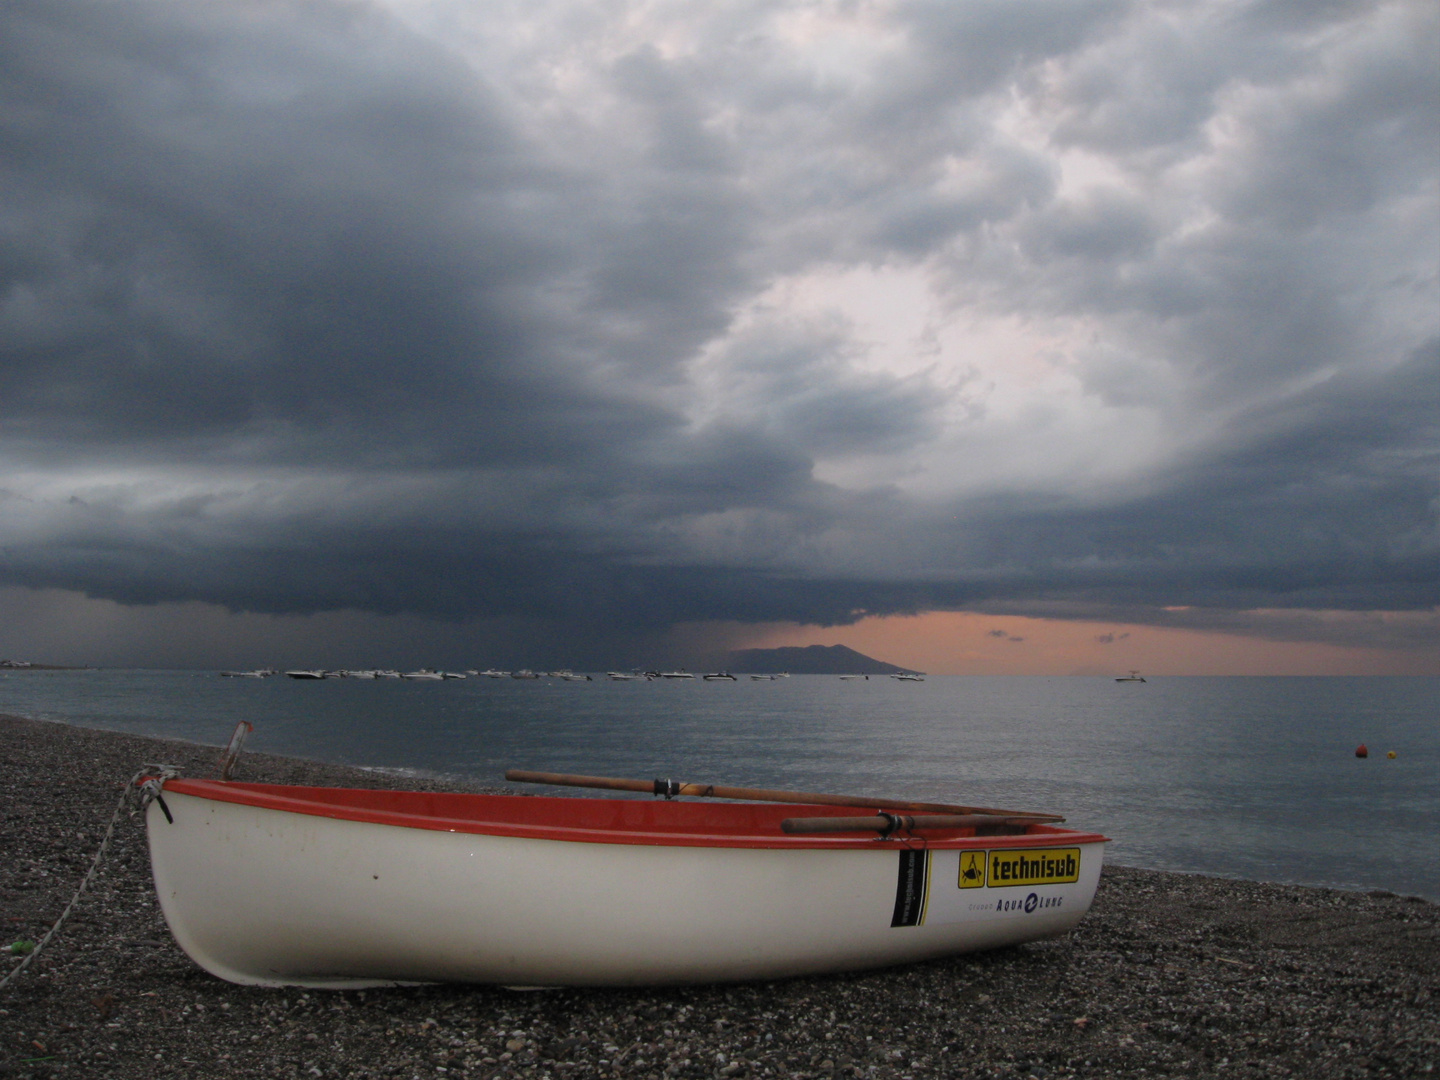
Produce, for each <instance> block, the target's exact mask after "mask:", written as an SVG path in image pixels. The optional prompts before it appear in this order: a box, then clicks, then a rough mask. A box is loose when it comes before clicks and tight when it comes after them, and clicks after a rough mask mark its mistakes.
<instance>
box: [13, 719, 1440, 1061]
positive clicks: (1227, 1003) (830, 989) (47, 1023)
mask: <svg viewBox="0 0 1440 1080" xmlns="http://www.w3.org/2000/svg"><path fill="white" fill-rule="evenodd" d="M218 755H219V751H218V749H217V748H214V747H203V746H197V745H194V744H190V743H179V742H169V741H165V740H158V739H145V738H139V737H136V736H131V735H123V734H117V733H114V732H105V731H95V730H89V729H84V728H76V727H70V726H68V725H63V724H52V723H42V722H36V721H32V720H25V719H21V718H17V717H7V716H0V781H3V790H4V791H5V796H4V798H3V800H0V851H3V852H4V853H5V858H4V859H0V945H8V944H9V943H10V942H12V941H15V940H19V939H28V940H34V941H38V940H39V939H40V938H41V937H42V936H43V935H44V933H45V932H46V930H48V929H49V927H50V926H51V924H52V923H53V922H54V920H55V919H56V917H57V916H58V915H59V914H60V912H61V911H62V910H63V909H64V907H65V905H66V903H67V902H69V900H70V898H71V896H72V895H73V894H74V891H75V888H76V886H77V885H78V884H79V882H80V880H81V879H82V878H83V877H84V875H85V872H86V870H87V869H88V868H89V865H90V862H91V859H92V857H93V855H94V853H95V851H96V849H97V848H98V846H99V843H100V838H101V836H102V834H103V832H104V830H105V826H106V824H107V823H108V822H109V821H110V819H111V815H112V814H113V812H114V810H115V806H116V803H117V800H118V798H119V795H120V792H121V790H122V788H123V786H124V783H125V781H127V780H128V779H129V778H130V776H132V775H133V774H134V772H135V771H136V769H138V768H139V766H140V765H141V764H142V763H144V762H154V761H163V762H167V763H173V764H177V765H179V766H181V768H182V769H183V770H184V771H185V772H186V773H187V774H189V775H193V776H209V775H212V774H213V770H214V767H215V763H216V759H217V758H218ZM236 775H237V778H238V779H247V780H263V781H272V782H282V783H307V784H337V785H346V786H364V787H411V788H432V789H433V788H437V787H438V786H439V785H437V784H434V783H431V782H426V781H419V780H407V779H400V778H396V777H394V776H390V775H385V774H378V773H372V772H366V771H363V770H356V769H349V768H344V767H340V766H333V765H325V764H321V763H317V762H308V761H301V760H297V759H287V758H278V757H273V756H267V755H263V754H246V755H244V756H243V757H242V759H241V766H240V769H239V771H238V772H237V774H236ZM447 787H448V788H449V789H451V790H453V785H447ZM476 790H479V789H478V788H477V789H476ZM19 962H20V958H19V957H12V956H11V955H10V954H8V953H6V952H0V977H3V976H4V975H5V974H6V973H8V972H9V971H10V970H12V969H13V968H14V967H15V966H17V965H18V964H19ZM1429 1075H1440V905H1435V904H1432V903H1429V902H1427V901H1425V900H1421V899H1418V898H1407V897H1400V896H1395V895H1393V894H1389V893H1379V892H1372V893H1358V892H1346V891H1339V890H1330V889H1309V888H1301V887H1297V886H1288V885H1273V884H1261V883H1256V882H1248V881H1232V880H1225V879H1217V878H1207V877H1200V876H1194V875H1185V874H1170V873H1162V872H1158V871H1150V870H1138V869H1133V868H1126V867H1107V869H1106V871H1105V874H1104V876H1103V877H1102V879H1101V883H1100V889H1099V892H1098V893H1097V895H1096V899H1095V905H1094V907H1093V908H1092V910H1091V912H1090V914H1089V915H1087V916H1086V918H1085V921H1084V922H1082V923H1081V925H1080V927H1079V928H1078V929H1077V930H1076V931H1074V932H1073V933H1071V934H1069V935H1068V936H1066V937H1064V938H1060V939H1057V940H1054V941H1046V942H1037V943H1033V944H1029V945H1023V946H1019V947H1015V948H1009V949H1002V950H998V951H994V952H989V953H979V954H972V955H969V956H962V957H956V958H953V959H949V960H944V961H936V962H932V963H926V964H919V965H914V966H910V967H903V968H893V969H887V970H884V971H876V972H866V973H860V974H854V975H841V976H830V977H824V978H806V979H791V980H786V981H783V982H775V983H759V984H743V985H737V986H705V987H687V988H680V989H674V988H669V989H663V990H545V991H535V992H520V991H513V990H506V989H503V988H498V987H485V986H427V987H404V988H395V989H385V990H369V991H345V992H333V991H332V992H325V991H309V992H302V991H299V990H295V989H288V990H286V989H281V990H274V989H262V988H253V987H241V986H234V985H231V984H229V983H225V982H222V981H220V980H218V979H215V978H214V977H212V976H210V975H208V974H206V973H205V972H204V971H202V970H200V969H199V968H198V967H196V966H195V965H194V964H193V963H191V961H190V960H189V959H188V958H187V957H186V956H185V955H184V954H183V953H182V952H181V951H180V949H179V948H178V947H177V946H176V945H175V943H174V941H173V939H172V938H171V936H170V933H169V931H168V929H167V928H166V926H165V922H164V919H163V918H162V917H161V915H160V913H159V909H158V906H157V905H156V902H155V897H154V887H153V884H152V882H151V879H150V873H149V865H148V856H147V854H146V847H145V837H144V830H143V828H142V826H141V824H140V822H139V820H138V819H136V820H130V819H129V818H122V820H121V822H120V823H119V825H118V826H117V828H116V832H115V836H114V839H113V840H112V842H111V845H110V848H109V851H108V854H107V856H106V858H105V860H104V862H103V864H102V868H101V870H100V872H99V874H98V875H97V877H96V879H95V881H94V883H93V884H92V886H91V888H90V890H89V891H88V892H87V893H86V894H85V895H84V896H83V897H82V899H81V900H80V902H79V904H78V905H77V906H76V908H75V910H74V912H73V914H72V915H71V916H70V918H69V919H68V920H67V921H66V923H65V925H64V927H63V928H62V929H61V931H60V933H59V934H58V935H57V936H56V937H55V938H54V939H53V940H52V941H51V942H50V944H49V945H48V946H47V947H46V948H45V949H44V951H43V952H42V953H41V954H40V955H39V956H38V957H37V958H36V959H35V961H34V962H33V963H31V965H30V966H29V968H28V969H27V970H25V971H24V972H23V973H21V974H20V975H19V976H18V978H16V979H15V980H14V981H12V982H11V983H10V984H9V985H8V986H6V987H5V988H4V989H3V990H0V1077H4V1078H5V1080H11V1078H17V1080H19V1078H30V1077H33V1078H37V1080H38V1078H46V1077H62V1076H63V1077H86V1078H89V1077H97V1078H101V1077H113V1078H116V1080H130V1078H134V1080H141V1078H149V1077H161V1076H186V1077H207V1078H208V1077H217V1078H218V1077H267V1078H270V1077H296V1078H309V1077H356V1078H366V1077H369V1078H382V1077H398V1078H410V1077H425V1078H433V1077H449V1078H453V1077H466V1078H471V1077H474V1078H480V1077H484V1078H489V1077H507V1078H508V1077H535V1078H537V1080H538V1078H543V1077H551V1078H556V1080H559V1078H570V1077H577V1078H579V1077H617V1076H618V1077H655V1078H661V1077H794V1078H798V1080H805V1078H818V1077H866V1078H874V1080H892V1078H893V1080H901V1078H905V1077H977V1078H978V1077H1006V1078H1009V1077H1067V1076H1088V1077H1147V1078H1154V1077H1284V1076H1291V1077H1324V1078H1336V1080H1339V1078H1347V1077H1355V1078H1360V1077H1416V1076H1429Z"/></svg>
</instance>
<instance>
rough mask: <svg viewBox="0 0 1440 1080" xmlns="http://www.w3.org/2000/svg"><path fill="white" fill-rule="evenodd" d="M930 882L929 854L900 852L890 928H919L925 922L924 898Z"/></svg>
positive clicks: (925, 852) (910, 851) (924, 851)
mask: <svg viewBox="0 0 1440 1080" xmlns="http://www.w3.org/2000/svg"><path fill="white" fill-rule="evenodd" d="M929 881H930V852H929V851H928V850H922V851H913V850H911V849H910V848H902V849H901V850H900V877H899V879H898V880H897V882H896V884H895V914H894V915H892V916H891V917H890V925H891V926H919V925H920V924H921V923H923V922H924V921H925V897H926V894H927V892H928V891H929V890H928V889H927V886H928V885H929Z"/></svg>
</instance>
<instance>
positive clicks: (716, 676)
mask: <svg viewBox="0 0 1440 1080" xmlns="http://www.w3.org/2000/svg"><path fill="white" fill-rule="evenodd" d="M700 677H701V678H702V679H704V680H705V681H706V682H716V681H718V680H728V681H729V682H734V681H735V676H734V675H731V674H730V673H729V672H728V671H712V672H710V673H709V674H708V675H702V676H700Z"/></svg>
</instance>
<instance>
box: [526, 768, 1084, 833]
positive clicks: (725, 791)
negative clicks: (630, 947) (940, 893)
mask: <svg viewBox="0 0 1440 1080" xmlns="http://www.w3.org/2000/svg"><path fill="white" fill-rule="evenodd" d="M505 779H506V780H510V781H513V782H515V783H518V784H549V785H551V786H554V787H583V788H603V789H606V790H608V791H641V792H644V793H645V794H647V795H664V796H666V797H667V798H668V797H670V796H674V795H691V796H694V797H696V798H701V799H750V800H754V801H757V802H783V803H806V804H809V805H812V806H814V805H819V806H864V807H870V808H872V809H875V810H911V811H916V812H919V813H922V814H984V815H986V816H989V817H1002V818H1010V817H1013V818H1023V819H1025V820H1026V821H1037V822H1040V821H1044V822H1053V821H1064V820H1065V819H1064V818H1063V817H1061V816H1060V815H1059V814H1032V813H1027V812H1026V811H1024V810H993V809H989V808H987V807H983V806H952V805H950V804H948V803H926V802H909V801H907V800H905V799H872V798H870V797H868V796H865V795H816V794H814V793H811V792H803V791H768V790H765V789H763V788H738V787H720V786H719V785H717V784H685V783H681V782H679V781H677V780H624V779H620V778H617V777H611V776H574V775H571V774H570V773H546V772H527V771H526V770H524V769H507V770H506V772H505Z"/></svg>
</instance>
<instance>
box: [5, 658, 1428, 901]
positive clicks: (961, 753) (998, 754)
mask: <svg viewBox="0 0 1440 1080" xmlns="http://www.w3.org/2000/svg"><path fill="white" fill-rule="evenodd" d="M0 711H6V712H14V713H19V714H22V715H27V716H34V717H38V718H46V719H55V720H62V721H66V722H70V723H77V724H83V725H86V726H92V727H102V728H114V729H118V730H123V731H130V732H136V733H141V734H152V735H163V736H169V737H173V738H183V739H191V740H195V741H200V742H207V743H214V744H217V745H219V744H223V743H224V741H225V740H226V738H228V736H229V733H230V730H231V728H233V727H234V724H235V722H236V721H237V720H241V719H244V720H249V721H251V722H252V723H253V724H254V725H255V733H254V734H253V735H252V736H251V738H250V741H249V744H248V748H249V749H253V750H256V751H267V752H270V753H278V754H292V755H296V756H301V757H309V758H318V759H322V760H326V761H334V762H342V763H346V764H352V765H366V766H381V767H389V768H404V769H418V770H422V771H426V772H432V773H440V774H451V775H463V776H467V777H475V778H479V779H482V780H487V781H494V782H499V780H500V777H501V774H502V773H503V771H504V770H505V769H506V768H510V767H515V768H530V769H542V770H548V771H554V772H584V773H597V774H610V775H617V776H637V777H642V778H653V777H657V776H660V777H667V776H668V777H674V778H675V779H680V780H698V781H710V782H715V783H725V784H737V785H753V786H760V787H791V788H799V789H804V790H812V791H838V792H851V793H855V794H865V795H895V796H897V797H898V796H903V797H909V798H915V799H927V800H936V801H950V802H968V803H974V804H980V805H991V806H1004V807H1011V808H1017V809H1032V810H1053V811H1056V812H1059V813H1062V814H1064V815H1066V817H1067V819H1068V820H1069V822H1070V823H1071V824H1074V825H1076V826H1079V827H1084V828H1092V829H1096V830H1098V831H1101V832H1104V833H1105V834H1106V835H1108V836H1110V837H1113V838H1114V841H1115V842H1114V844H1113V846H1112V848H1111V854H1110V857H1111V858H1112V859H1115V860H1116V861H1119V862H1125V863H1130V864H1134V865H1140V866H1151V867H1157V868H1162V869H1171V870H1189V871H1199V872H1204V873H1216V874H1229V875H1236V876H1241V877H1248V878H1256V879H1261V880H1278V881H1297V882H1305V883H1309V884H1332V885H1345V886H1351V887H1356V886H1358V887H1367V888H1387V889H1392V890H1395V891H1399V892H1411V893H1420V894H1422V895H1426V896H1429V897H1431V898H1434V899H1440V861H1437V860H1436V859H1435V858H1434V846H1435V845H1434V837H1435V836H1436V835H1440V798H1437V794H1436V793H1437V792H1440V722H1437V720H1440V679H1434V678H1188V679H1151V680H1150V681H1149V682H1148V683H1144V684H1117V683H1115V682H1114V681H1112V680H1110V679H1080V678H1013V677H994V678H988V677H968V676H954V677H937V676H932V677H929V678H928V679H927V680H926V681H925V682H922V683H901V682H896V681H894V680H891V679H883V678H872V679H870V680H868V681H863V680H857V681H841V680H839V679H836V678H834V677H829V676H795V677H793V678H790V679H781V680H776V681H773V682H770V681H765V682H754V681H750V680H740V681H738V682H733V683H732V682H701V681H699V680H695V681H689V680H685V681H673V682H665V681H657V682H648V683H647V682H609V681H605V680H603V679H597V680H596V681H594V682H563V681H558V680H555V681H551V680H542V681H538V682H530V681H527V682H518V681H513V680H509V679H501V680H492V679H476V678H471V679H468V680H465V681H463V682H462V681H449V682H444V683H438V682H432V683H423V682H402V681H391V680H382V681H351V680H343V679H333V680H325V681H323V682H298V681H295V680H291V679H285V678H283V677H282V678H271V679H263V680H261V679H221V678H218V677H217V676H216V675H215V674H214V673H208V672H166V671H88V672H25V673H11V674H9V675H8V676H6V677H4V678H0ZM1361 742H1365V743H1367V744H1368V745H1369V747H1370V749H1371V756H1370V757H1369V758H1368V759H1366V760H1363V761H1361V760H1358V759H1356V758H1355V756H1354V753H1353V751H1354V748H1355V746H1356V745H1357V744H1359V743H1361ZM1392 749H1393V750H1395V751H1396V753H1397V757H1396V758H1395V759H1393V760H1392V759H1389V758H1387V757H1386V756H1385V754H1386V752H1387V751H1388V750H1392Z"/></svg>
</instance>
